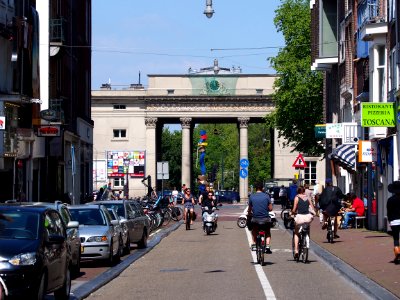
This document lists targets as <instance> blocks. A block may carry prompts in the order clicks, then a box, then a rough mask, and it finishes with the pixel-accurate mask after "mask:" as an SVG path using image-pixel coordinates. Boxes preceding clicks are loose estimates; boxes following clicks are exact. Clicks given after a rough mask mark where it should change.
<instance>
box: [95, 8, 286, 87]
mask: <svg viewBox="0 0 400 300" xmlns="http://www.w3.org/2000/svg"><path fill="white" fill-rule="evenodd" d="M205 4H206V0H141V1H138V0H114V1H109V0H94V1H92V90H97V89H99V88H100V86H101V84H103V83H109V82H110V83H111V86H112V88H113V89H114V88H115V89H122V88H124V87H128V86H129V85H130V84H132V83H139V72H140V74H141V75H140V83H142V84H143V85H145V86H146V85H147V75H148V74H153V75H154V74H159V75H161V74H187V73H188V69H189V68H190V67H191V68H192V69H197V70H198V69H200V68H205V67H211V66H212V65H213V61H214V59H218V62H219V66H220V67H224V68H231V67H233V66H235V67H241V69H242V73H243V74H274V73H275V71H274V69H272V68H271V66H270V64H269V61H268V58H269V57H273V56H275V55H276V54H277V52H278V50H279V47H282V46H283V45H284V40H283V37H282V34H281V33H280V32H279V33H278V32H277V30H276V28H275V25H274V22H273V19H274V17H275V10H276V9H277V8H278V6H279V4H280V0H251V1H241V0H214V1H213V8H214V11H215V13H214V15H213V17H212V18H210V19H209V18H207V17H206V16H205V15H204V14H203V11H204V9H205Z"/></svg>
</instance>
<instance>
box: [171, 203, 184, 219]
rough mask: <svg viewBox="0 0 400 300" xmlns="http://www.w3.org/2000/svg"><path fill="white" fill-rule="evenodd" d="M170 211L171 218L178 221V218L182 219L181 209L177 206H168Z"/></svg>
mask: <svg viewBox="0 0 400 300" xmlns="http://www.w3.org/2000/svg"><path fill="white" fill-rule="evenodd" d="M169 209H170V212H171V218H172V220H174V221H176V222H178V221H180V220H182V217H183V209H182V208H180V207H178V206H173V207H170V208H169Z"/></svg>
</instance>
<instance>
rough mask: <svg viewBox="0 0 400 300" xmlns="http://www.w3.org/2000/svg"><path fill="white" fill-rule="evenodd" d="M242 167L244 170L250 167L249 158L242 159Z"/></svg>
mask: <svg viewBox="0 0 400 300" xmlns="http://www.w3.org/2000/svg"><path fill="white" fill-rule="evenodd" d="M240 166H241V167H242V168H247V167H248V166H249V160H248V159H247V158H242V159H241V160H240Z"/></svg>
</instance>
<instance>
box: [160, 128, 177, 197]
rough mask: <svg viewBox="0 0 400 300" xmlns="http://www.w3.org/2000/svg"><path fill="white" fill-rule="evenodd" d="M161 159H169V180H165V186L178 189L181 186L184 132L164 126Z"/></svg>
mask: <svg viewBox="0 0 400 300" xmlns="http://www.w3.org/2000/svg"><path fill="white" fill-rule="evenodd" d="M160 161H168V166H169V180H165V182H164V184H165V188H166V189H167V188H168V189H172V188H174V187H176V188H177V189H178V190H179V189H180V186H181V175H182V174H181V166H182V132H181V131H173V132H170V131H169V129H168V128H164V129H163V132H162V137H161V157H160Z"/></svg>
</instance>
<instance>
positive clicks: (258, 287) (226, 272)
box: [87, 205, 368, 300]
mask: <svg viewBox="0 0 400 300" xmlns="http://www.w3.org/2000/svg"><path fill="white" fill-rule="evenodd" d="M242 210H243V206H239V205H238V206H230V205H226V206H223V207H221V208H220V210H219V211H218V213H219V215H220V218H219V227H218V229H217V231H216V233H215V234H212V235H210V236H206V235H205V234H204V233H203V232H202V230H201V223H200V222H199V219H198V220H197V221H196V222H195V224H194V226H193V229H192V230H190V231H186V230H185V228H184V226H180V227H179V228H178V229H177V230H175V231H174V232H172V233H171V234H170V235H169V236H168V237H166V238H164V239H163V240H162V241H161V242H160V243H159V244H158V245H157V246H156V247H155V248H154V249H153V250H151V251H150V252H149V253H147V254H146V255H144V256H143V257H141V258H140V259H138V260H137V261H136V262H134V263H133V264H132V265H130V266H129V267H128V268H127V269H126V270H125V271H123V272H122V273H121V274H120V276H118V277H117V278H115V279H114V280H112V281H110V282H109V283H107V284H105V285H104V286H103V287H101V288H100V289H98V290H95V291H94V292H93V293H92V294H91V295H90V296H89V297H88V298H87V299H110V298H118V299H120V300H123V299H132V297H134V298H135V299H160V298H164V299H188V298H190V299H204V298H207V297H210V298H213V299H238V298H245V299H265V298H268V299H274V298H276V299H290V298H296V299H321V298H322V299H337V298H341V299H368V297H367V296H366V295H365V294H364V293H363V292H362V291H361V290H360V289H359V288H357V287H356V286H355V285H353V284H351V283H349V282H347V281H346V280H345V279H344V278H343V277H342V276H340V275H339V274H338V273H337V272H336V271H334V270H333V269H332V268H330V267H329V266H328V265H327V264H326V263H325V262H323V261H322V260H321V259H320V258H319V257H317V256H316V255H315V254H314V253H313V252H312V251H311V253H310V257H309V260H310V262H309V263H308V264H303V263H296V262H294V261H293V258H292V253H291V235H290V233H289V232H287V231H286V229H284V228H283V227H282V226H278V227H277V228H274V229H273V230H272V243H271V247H272V251H273V254H271V255H267V256H266V264H265V266H263V267H261V266H259V265H257V264H255V263H254V257H253V256H252V252H251V251H250V249H249V246H248V245H249V242H248V238H249V234H248V231H247V229H240V228H239V227H238V226H237V225H236V219H237V217H238V216H239V215H240V214H241V212H242ZM311 234H312V233H311Z"/></svg>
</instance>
